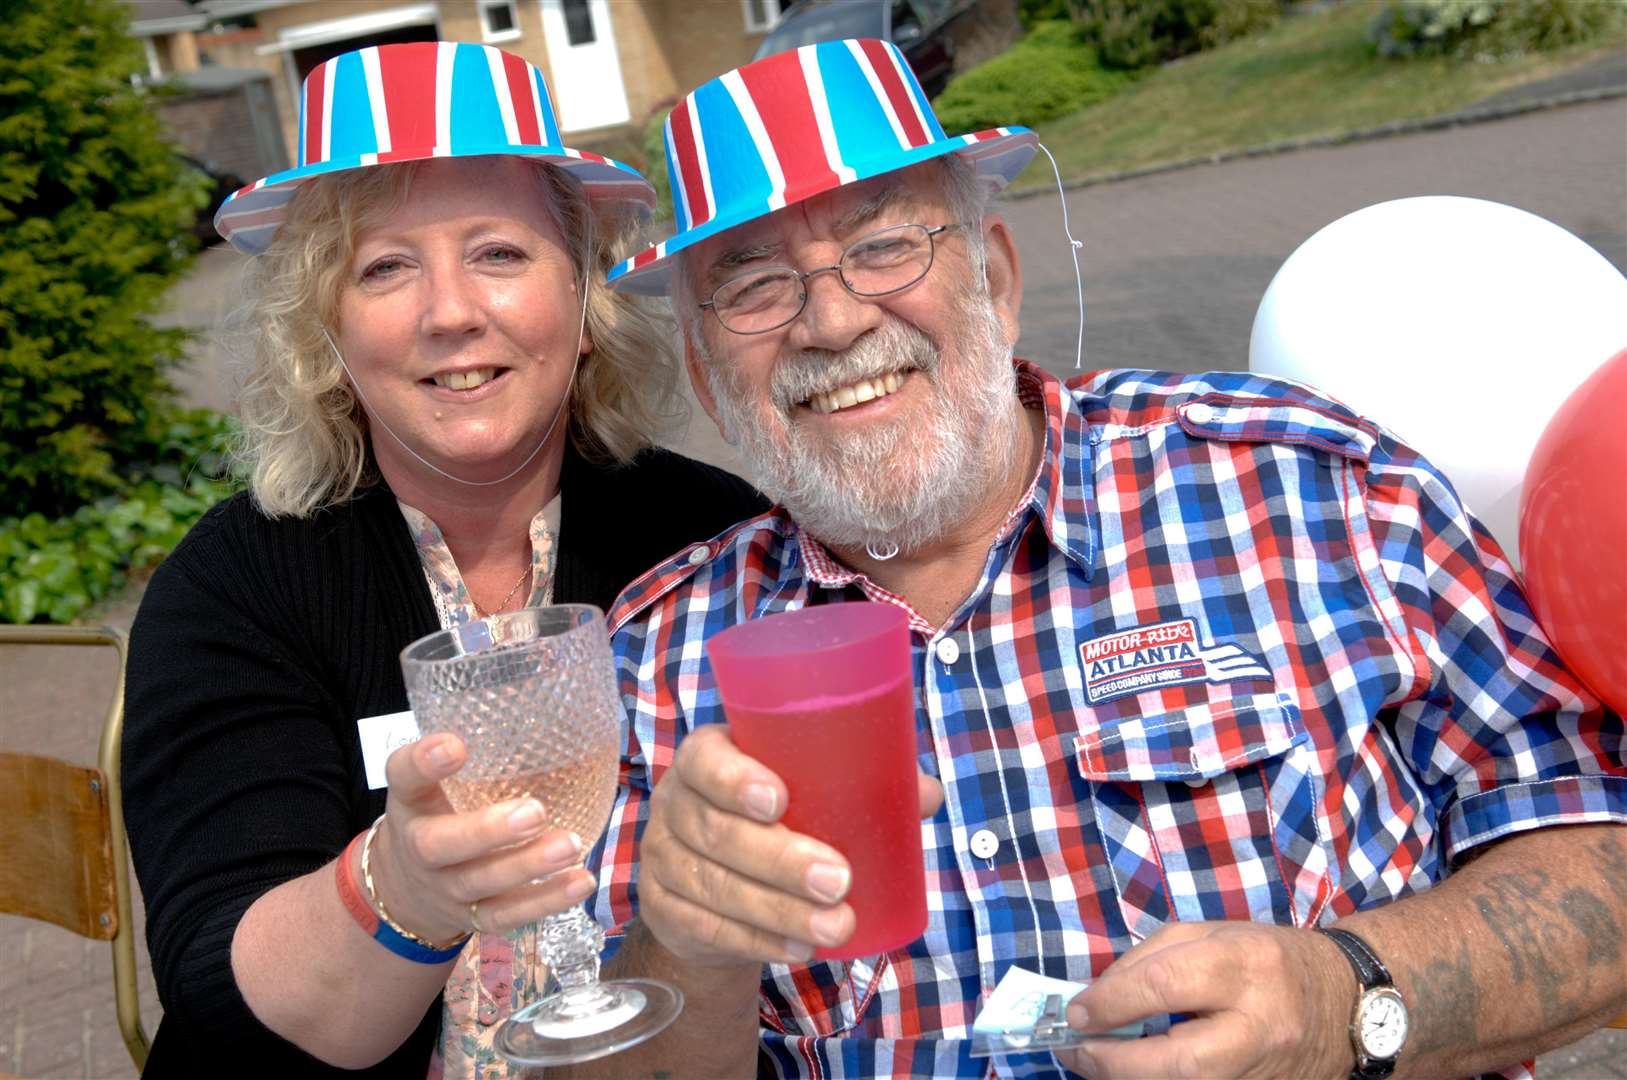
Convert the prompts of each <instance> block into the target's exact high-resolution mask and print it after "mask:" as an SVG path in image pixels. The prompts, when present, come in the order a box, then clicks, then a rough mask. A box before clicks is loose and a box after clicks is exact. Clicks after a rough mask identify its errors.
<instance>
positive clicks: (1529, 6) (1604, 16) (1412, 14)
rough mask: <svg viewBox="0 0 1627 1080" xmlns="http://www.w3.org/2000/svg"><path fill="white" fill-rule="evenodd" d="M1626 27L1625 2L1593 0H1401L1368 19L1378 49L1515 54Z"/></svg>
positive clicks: (1384, 52)
mask: <svg viewBox="0 0 1627 1080" xmlns="http://www.w3.org/2000/svg"><path fill="white" fill-rule="evenodd" d="M1624 28H1627V7H1624V6H1623V5H1621V4H1618V3H1599V2H1598V0H1401V2H1398V3H1391V4H1389V5H1387V6H1386V7H1385V8H1384V9H1383V10H1382V11H1380V12H1379V13H1378V14H1377V15H1376V16H1374V18H1373V21H1372V23H1370V24H1369V25H1368V29H1367V38H1368V41H1369V42H1371V43H1372V45H1373V46H1374V48H1375V49H1376V50H1377V52H1378V55H1380V56H1383V57H1386V58H1389V59H1401V60H1404V59H1408V58H1410V57H1415V56H1455V57H1460V58H1467V57H1470V56H1494V57H1495V56H1517V55H1520V54H1522V53H1528V52H1542V51H1545V50H1548V49H1557V48H1562V47H1564V46H1566V45H1577V44H1582V43H1585V42H1588V41H1593V40H1595V39H1599V38H1602V37H1604V36H1606V35H1607V34H1609V33H1610V32H1612V31H1615V32H1618V33H1619V32H1621V31H1622V30H1623V29H1624Z"/></svg>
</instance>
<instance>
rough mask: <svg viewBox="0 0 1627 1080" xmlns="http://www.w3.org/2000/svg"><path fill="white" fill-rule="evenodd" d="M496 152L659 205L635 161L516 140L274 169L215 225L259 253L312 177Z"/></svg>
mask: <svg viewBox="0 0 1627 1080" xmlns="http://www.w3.org/2000/svg"><path fill="white" fill-rule="evenodd" d="M498 155H502V156H509V157H526V158H536V159H538V160H541V161H545V162H547V163H548V164H550V165H557V166H559V167H560V168H562V169H564V170H566V171H567V172H569V173H571V174H572V175H573V176H575V177H576V178H577V179H578V180H580V181H581V182H582V186H583V187H584V188H585V189H586V190H587V193H588V197H589V198H591V199H595V200H607V201H612V202H636V203H642V204H643V205H645V206H654V205H655V201H656V196H655V189H654V188H653V187H651V186H650V184H649V181H647V180H645V179H644V177H643V176H641V175H640V174H639V173H638V171H637V170H635V169H634V168H633V167H632V166H630V165H624V164H623V163H621V162H619V161H617V160H615V159H614V158H607V157H602V156H600V155H598V154H592V153H588V152H587V151H583V150H572V149H571V148H570V147H567V146H515V145H512V144H510V143H504V144H502V145H499V146H490V147H481V146H472V147H459V148H458V151H457V153H455V154H449V153H447V152H446V150H445V149H444V148H433V147H430V148H421V149H416V150H397V151H392V152H390V153H387V154H363V155H362V156H361V157H356V158H340V159H337V160H333V161H323V162H318V163H316V164H313V165H304V166H300V167H298V168H294V169H285V170H283V171H282V172H279V173H272V174H271V175H270V176H268V177H266V178H265V179H263V180H258V181H256V182H254V183H252V184H250V185H249V186H247V187H245V188H239V189H238V190H237V191H235V192H233V193H232V194H231V195H230V196H229V197H228V198H227V199H226V201H225V202H224V203H222V204H221V205H220V209H219V210H217V211H215V231H216V232H218V233H219V234H220V235H221V237H222V238H223V239H225V240H227V241H229V242H230V243H231V245H232V246H233V247H234V248H236V249H237V250H239V251H241V252H243V253H245V254H248V255H258V254H260V253H261V252H263V251H265V249H266V248H268V247H270V246H271V240H272V237H274V236H275V235H276V233H277V229H278V227H280V226H281V225H282V222H283V218H284V217H285V216H286V215H287V213H288V202H289V200H291V199H292V198H293V197H294V193H295V192H297V191H298V190H299V187H300V185H301V184H303V183H305V182H306V181H307V180H310V179H312V178H314V177H318V176H327V175H330V174H332V173H341V172H348V171H350V170H352V169H366V168H371V167H373V166H376V165H398V164H400V163H402V162H406V161H424V160H427V159H429V158H466V157H493V156H498Z"/></svg>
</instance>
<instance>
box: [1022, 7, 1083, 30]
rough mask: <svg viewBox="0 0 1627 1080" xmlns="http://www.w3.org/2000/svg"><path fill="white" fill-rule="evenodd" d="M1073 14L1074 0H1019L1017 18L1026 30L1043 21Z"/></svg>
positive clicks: (1063, 17) (1069, 16) (1068, 16)
mask: <svg viewBox="0 0 1627 1080" xmlns="http://www.w3.org/2000/svg"><path fill="white" fill-rule="evenodd" d="M1072 16H1073V2H1072V0H1017V18H1018V19H1019V20H1020V21H1021V22H1022V24H1023V28H1024V29H1026V30H1032V29H1034V27H1036V26H1038V25H1039V24H1040V23H1042V22H1050V21H1052V20H1053V19H1067V18H1071V17H1072Z"/></svg>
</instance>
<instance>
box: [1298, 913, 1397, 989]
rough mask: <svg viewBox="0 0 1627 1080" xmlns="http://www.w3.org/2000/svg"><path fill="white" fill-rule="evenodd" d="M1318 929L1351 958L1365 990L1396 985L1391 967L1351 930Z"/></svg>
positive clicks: (1335, 927) (1320, 927) (1336, 928)
mask: <svg viewBox="0 0 1627 1080" xmlns="http://www.w3.org/2000/svg"><path fill="white" fill-rule="evenodd" d="M1316 930H1317V933H1319V934H1325V935H1327V937H1329V938H1331V939H1332V941H1333V943H1334V944H1335V945H1337V946H1339V951H1340V952H1342V953H1344V954H1345V956H1346V957H1347V958H1348V959H1349V960H1350V966H1351V967H1353V968H1355V969H1356V978H1357V979H1360V980H1361V988H1362V989H1363V990H1374V989H1377V988H1378V987H1380V986H1394V985H1395V980H1394V979H1392V978H1390V969H1389V968H1387V967H1385V966H1384V961H1382V960H1380V959H1379V958H1378V955H1377V954H1376V953H1374V952H1373V950H1372V949H1369V948H1368V947H1367V942H1365V941H1363V940H1362V939H1361V938H1359V937H1357V936H1356V935H1355V934H1352V933H1351V932H1350V931H1349V930H1341V929H1339V928H1338V927H1337V926H1319V927H1317V928H1316Z"/></svg>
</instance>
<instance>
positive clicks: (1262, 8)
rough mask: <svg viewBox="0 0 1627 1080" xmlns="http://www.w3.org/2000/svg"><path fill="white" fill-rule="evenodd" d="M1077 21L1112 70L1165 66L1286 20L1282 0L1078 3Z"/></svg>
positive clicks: (1097, 0)
mask: <svg viewBox="0 0 1627 1080" xmlns="http://www.w3.org/2000/svg"><path fill="white" fill-rule="evenodd" d="M1074 3H1075V5H1076V11H1075V15H1074V19H1075V22H1076V23H1077V25H1078V27H1079V32H1080V34H1081V35H1082V36H1083V37H1084V38H1085V40H1086V41H1089V42H1091V43H1092V44H1094V45H1095V46H1096V50H1097V54H1098V55H1099V56H1100V57H1101V61H1102V63H1103V64H1105V65H1106V66H1108V67H1114V68H1125V69H1129V70H1135V69H1136V68H1143V67H1150V66H1152V65H1154V64H1162V63H1164V62H1165V61H1167V60H1174V59H1176V58H1177V57H1181V56H1186V55H1187V54H1189V53H1194V52H1197V51H1198V50H1200V49H1208V48H1213V47H1214V46H1216V45H1221V44H1224V43H1225V42H1228V41H1231V40H1233V39H1234V38H1239V37H1243V36H1245V35H1247V34H1252V33H1256V32H1258V31H1260V30H1264V29H1267V28H1269V27H1271V26H1273V25H1275V24H1276V22H1277V21H1278V19H1280V18H1281V17H1282V8H1283V2H1282V0H1074Z"/></svg>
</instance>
